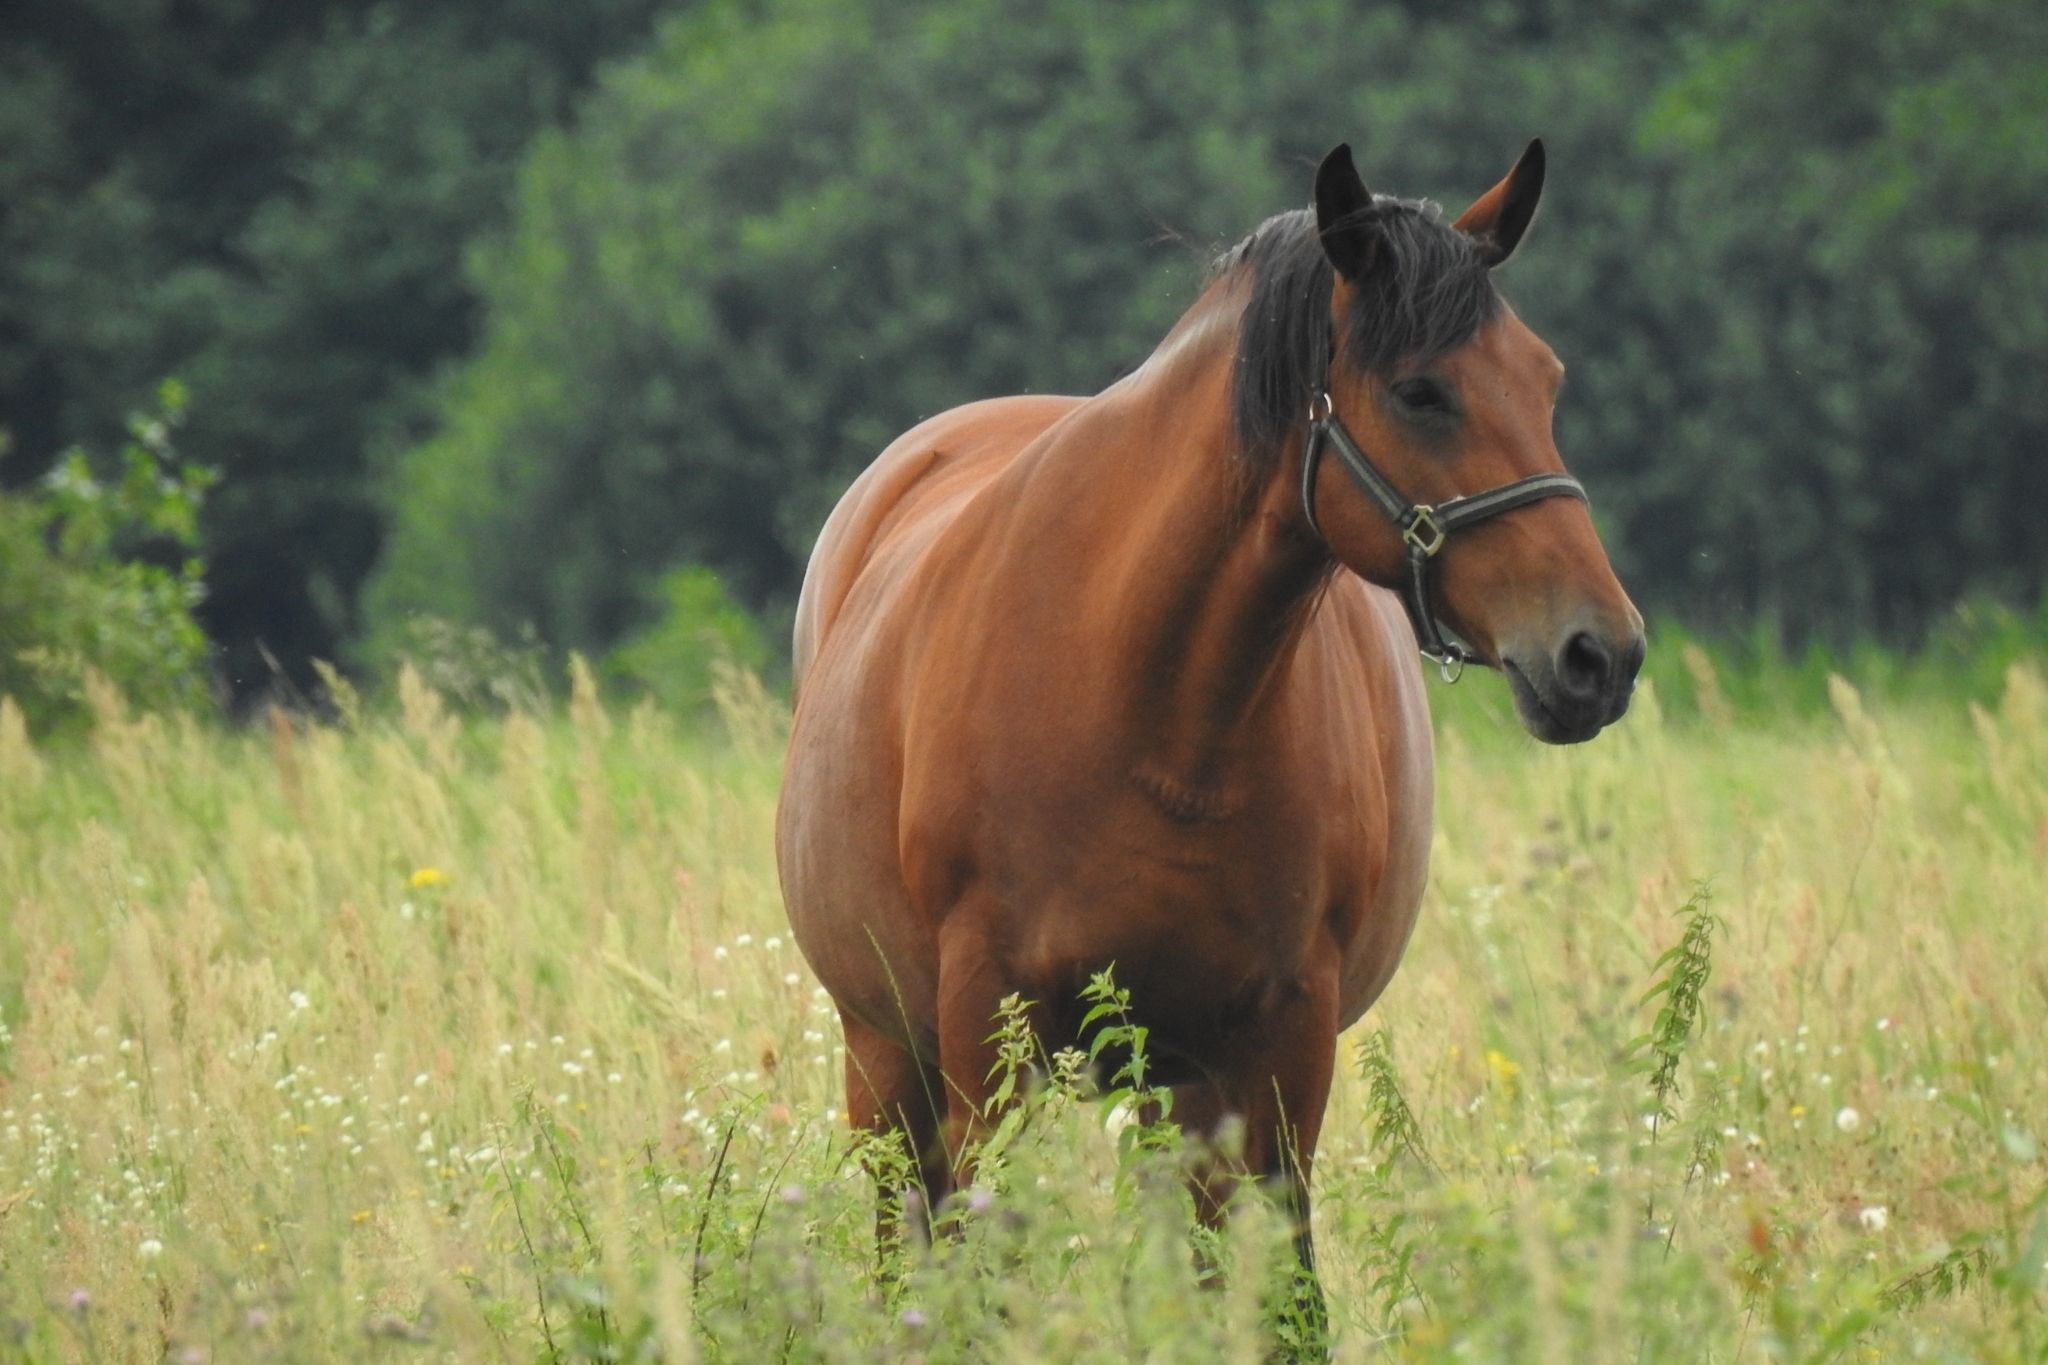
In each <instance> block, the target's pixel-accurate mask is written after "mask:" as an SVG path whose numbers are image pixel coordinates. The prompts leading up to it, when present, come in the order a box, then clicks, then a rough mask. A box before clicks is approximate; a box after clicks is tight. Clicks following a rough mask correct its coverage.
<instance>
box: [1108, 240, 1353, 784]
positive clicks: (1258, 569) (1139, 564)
mask: <svg viewBox="0 0 2048 1365" xmlns="http://www.w3.org/2000/svg"><path fill="white" fill-rule="evenodd" d="M1242 308H1243V295H1242V293H1241V292H1240V291H1238V290H1235V289H1232V288H1231V287H1230V286H1229V283H1228V282H1227V281H1226V282H1219V284H1218V285H1217V286H1216V287H1214V288H1212V289H1211V290H1210V291H1209V293H1208V294H1207V295H1205V296H1204V298H1203V300H1202V301H1201V302H1200V303H1198V304H1197V305H1196V307H1195V308H1194V309H1191V310H1190V311H1189V313H1188V315H1187V316H1186V317H1185V318H1183V319H1182V321H1181V323H1180V324H1179V325H1178V326H1176V327H1175V329H1174V330H1173V331H1172V332H1171V333H1169V334H1168V336H1167V338H1166V340H1165V341H1163V342H1162V343H1161V344H1160V347H1159V349H1158V350H1157V351H1156V352H1155V353H1154V354H1153V356H1152V358H1151V359H1150V360H1148V361H1147V362H1146V364H1145V365H1144V366H1143V367H1142V368H1140V369H1139V370H1138V371H1137V372H1135V373H1134V374H1133V375H1131V376H1130V377H1129V378H1128V379H1127V380H1125V381H1124V383H1123V385H1120V386H1119V389H1120V390H1121V392H1120V396H1119V399H1118V401H1117V402H1116V403H1115V405H1114V411H1115V412H1116V413H1117V414H1118V415H1119V418H1120V421H1121V426H1122V430H1120V431H1117V432H1116V433H1115V434H1114V438H1113V439H1114V440H1115V442H1116V448H1117V450H1118V452H1119V453H1118V455H1117V456H1116V458H1114V459H1113V460H1109V459H1103V458H1102V456H1101V454H1100V453H1099V452H1098V454H1097V460H1098V465H1097V469H1098V474H1099V477H1105V478H1109V479H1113V480H1114V481H1115V483H1116V484H1117V485H1119V486H1117V487H1115V488H1100V489H1098V493H1097V495H1098V496H1100V497H1102V498H1104V499H1105V502H1104V503H1102V504H1098V505H1107V506H1111V507H1114V508H1116V509H1117V527H1118V529H1117V541H1116V544H1117V548H1116V550H1115V552H1114V553H1113V554H1112V555H1110V556H1108V557H1107V559H1106V568H1107V577H1108V578H1109V580H1110V581H1109V582H1108V583H1106V584H1103V585H1102V586H1103V589H1104V595H1105V598H1106V599H1107V601H1108V602H1109V603H1112V604H1113V606H1112V608H1111V610H1112V614H1113V616H1114V617H1115V618H1116V625H1115V628H1114V630H1113V631H1112V632H1110V638H1107V639H1105V640H1102V641H1100V644H1101V645H1102V646H1103V647H1105V648H1107V649H1109V650H1111V651H1113V654H1114V664H1115V669H1114V676H1115V678H1116V679H1117V680H1118V683H1117V686H1118V689H1119V691H1120V692H1121V694H1122V695H1121V701H1122V702H1123V704H1124V706H1125V708H1126V710H1125V713H1124V715H1123V717H1122V719H1123V721H1124V723H1125V724H1126V725H1127V726H1128V727H1130V729H1131V731H1132V732H1133V733H1134V735H1135V737H1136V738H1137V740H1138V744H1137V749H1138V752H1139V756H1140V763H1141V768H1142V771H1141V774H1140V776H1141V778H1143V779H1145V780H1146V781H1147V782H1148V783H1149V784H1152V785H1155V786H1156V787H1157V788H1158V789H1160V790H1161V791H1162V792H1167V793H1171V792H1181V793H1186V794H1187V797H1188V799H1189V800H1190V801H1192V802H1193V803H1194V804H1195V805H1196V806H1197V807H1199V806H1201V804H1202V802H1203V801H1204V800H1206V799H1208V798H1207V797H1205V796H1204V793H1214V792H1216V791H1217V789H1218V788H1219V787H1220V786H1221V785H1223V784H1225V782H1226V780H1227V776H1228V770H1229V767H1230V764H1231V762H1232V760H1233V759H1234V758H1235V757H1236V756H1238V755H1240V754H1242V753H1245V752H1247V751H1249V750H1251V749H1254V748H1257V747H1258V746H1260V745H1261V744H1263V743H1266V742H1269V741H1270V739H1271V736H1270V735H1269V734H1268V733H1267V731H1266V727H1267V725H1269V724H1270V723H1271V721H1272V720H1273V718H1274V707H1273V705H1272V703H1273V700H1274V698H1275V696H1276V694H1277V692H1278V690H1279V683H1280V681H1281V679H1282V678H1283V676H1284V674H1285V671H1286V669H1287V667H1288V665H1289V664H1290V663H1291V661H1292V658H1293V655H1294V653H1295V649H1296V646H1297V645H1298V644H1299V642H1300V640H1301V638H1302V633H1303V630H1304V628H1305V627H1306V625H1307V623H1308V620H1309V617H1310V615H1311V614H1312V612H1313V609H1314V606H1315V602H1316V599H1317V597H1318V595H1319V593H1320V591H1321V589H1322V587H1323V585H1324V584H1325V583H1326V582H1327V581H1328V578H1329V573H1330V569H1331V566H1332V563H1333V561H1332V560H1331V559H1330V556H1329V553H1328V551H1327V549H1326V548H1325V547H1324V545H1323V544H1322V542H1321V540H1320V539H1319V538H1318V537H1316V536H1315V535H1314V534H1313V533H1312V532H1310V531H1309V530H1308V528H1307V527H1306V525H1305V524H1304V521H1303V518H1302V514H1301V511H1300V508H1299V505H1298V503H1297V502H1296V501H1295V498H1296V494H1295V492H1294V488H1293V480H1292V478H1291V477H1290V475H1289V472H1288V470H1287V468H1286V467H1285V466H1286V463H1287V462H1286V461H1284V460H1272V461H1267V462H1264V463H1252V462H1249V461H1247V460H1246V459H1245V458H1244V457H1242V456H1241V455H1239V453H1238V443H1237V439H1236V435H1235V431H1234V429H1233V426H1232V423H1231V415H1230V393H1231V379H1232V370H1233V365H1234V358H1235V355H1236V347H1237V330H1238V326H1237V324H1238V318H1239V316H1240V314H1241V312H1242Z"/></svg>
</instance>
